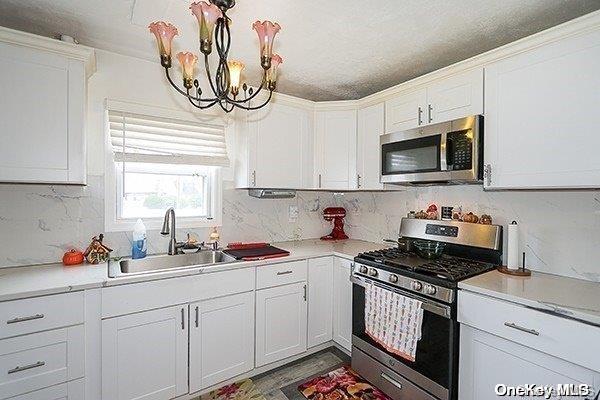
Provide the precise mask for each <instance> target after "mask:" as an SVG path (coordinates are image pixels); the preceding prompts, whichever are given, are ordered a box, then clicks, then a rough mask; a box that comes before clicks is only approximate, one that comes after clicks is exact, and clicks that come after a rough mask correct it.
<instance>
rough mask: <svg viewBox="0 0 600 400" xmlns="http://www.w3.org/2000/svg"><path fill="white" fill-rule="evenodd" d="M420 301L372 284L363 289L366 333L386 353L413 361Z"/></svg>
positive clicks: (420, 321)
mask: <svg viewBox="0 0 600 400" xmlns="http://www.w3.org/2000/svg"><path fill="white" fill-rule="evenodd" d="M422 305H423V302H421V301H419V300H416V299H413V298H411V297H407V296H403V295H401V294H399V293H396V292H393V291H391V290H386V289H384V288H381V287H379V286H377V285H375V284H373V283H371V284H368V285H367V287H366V288H365V331H366V333H367V335H369V336H370V337H371V338H372V339H373V340H374V341H376V342H377V343H379V344H380V345H381V346H383V348H385V349H386V350H387V351H389V352H391V353H394V354H397V355H399V356H400V357H403V358H405V359H407V360H410V361H415V356H416V354H417V343H418V341H419V340H420V339H421V325H422V324H423V308H422Z"/></svg>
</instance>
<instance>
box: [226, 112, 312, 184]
mask: <svg viewBox="0 0 600 400" xmlns="http://www.w3.org/2000/svg"><path fill="white" fill-rule="evenodd" d="M312 119H313V113H312V110H308V109H306V108H303V107H294V106H292V105H287V104H278V103H273V104H271V105H270V106H269V107H265V108H263V109H261V110H259V111H256V112H253V113H249V114H248V113H245V112H244V113H243V115H239V116H238V120H237V122H236V123H237V124H238V125H239V126H238V128H237V129H236V131H237V140H236V147H237V157H236V187H238V188H271V189H290V188H291V189H300V188H310V187H311V186H312V174H313V170H312V162H311V160H312V157H313V156H312Z"/></svg>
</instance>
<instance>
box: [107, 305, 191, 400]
mask: <svg viewBox="0 0 600 400" xmlns="http://www.w3.org/2000/svg"><path fill="white" fill-rule="evenodd" d="M187 371H188V305H187V304H186V305H185V306H174V307H168V308H162V309H159V310H152V311H146V312H142V313H138V314H131V315H125V316H122V317H116V318H110V319H106V320H104V321H102V398H104V399H114V400H133V399H140V400H141V399H144V400H163V399H164V400H167V399H171V398H173V397H177V396H181V395H183V394H186V393H187V392H188V372H187Z"/></svg>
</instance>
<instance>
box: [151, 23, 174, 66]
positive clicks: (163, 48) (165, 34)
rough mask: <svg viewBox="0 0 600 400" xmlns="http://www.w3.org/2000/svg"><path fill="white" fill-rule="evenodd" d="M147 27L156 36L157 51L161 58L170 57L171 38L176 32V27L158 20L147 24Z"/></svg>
mask: <svg viewBox="0 0 600 400" xmlns="http://www.w3.org/2000/svg"><path fill="white" fill-rule="evenodd" d="M148 29H150V32H152V33H153V34H154V36H156V42H157V44H158V53H159V54H160V56H161V59H162V58H171V43H172V42H173V38H174V37H175V36H177V34H178V32H177V28H175V26H173V25H171V24H169V23H166V22H163V21H158V22H152V23H151V24H150V25H148Z"/></svg>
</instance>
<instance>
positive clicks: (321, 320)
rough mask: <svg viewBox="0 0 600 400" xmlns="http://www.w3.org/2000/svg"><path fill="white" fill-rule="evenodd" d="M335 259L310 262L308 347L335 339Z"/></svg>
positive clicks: (323, 258)
mask: <svg viewBox="0 0 600 400" xmlns="http://www.w3.org/2000/svg"><path fill="white" fill-rule="evenodd" d="M332 287H333V257H321V258H313V259H311V260H308V347H313V346H317V345H319V344H322V343H325V342H328V341H330V340H331V339H332V338H333V293H332V291H331V288H332Z"/></svg>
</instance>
